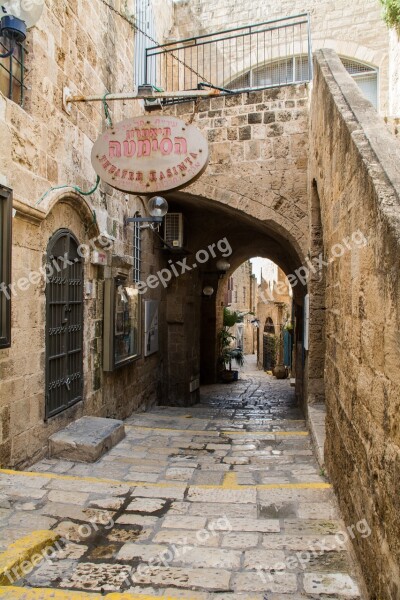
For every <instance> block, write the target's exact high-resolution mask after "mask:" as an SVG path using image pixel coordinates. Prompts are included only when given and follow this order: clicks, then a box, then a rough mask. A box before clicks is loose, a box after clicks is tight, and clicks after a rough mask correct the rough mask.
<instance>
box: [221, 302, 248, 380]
mask: <svg viewBox="0 0 400 600" xmlns="http://www.w3.org/2000/svg"><path fill="white" fill-rule="evenodd" d="M243 316H244V315H243V314H241V313H238V312H235V311H230V310H229V309H228V308H224V320H223V327H222V329H221V330H220V332H219V333H218V345H219V355H218V370H219V375H220V378H221V379H222V381H225V382H231V381H237V380H238V378H239V371H237V370H233V369H232V362H235V363H236V365H237V366H238V367H242V366H243V364H244V354H243V349H242V348H235V347H233V345H232V343H233V341H234V340H235V339H236V337H235V336H234V335H233V334H232V333H231V332H230V329H231V327H234V325H236V324H237V323H241V322H242V321H243Z"/></svg>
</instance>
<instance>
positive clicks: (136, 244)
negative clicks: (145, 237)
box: [133, 213, 142, 283]
mask: <svg viewBox="0 0 400 600" xmlns="http://www.w3.org/2000/svg"><path fill="white" fill-rule="evenodd" d="M135 216H136V217H139V216H140V215H139V214H138V213H136V215H135ZM141 272H142V233H141V229H140V223H133V281H134V283H139V281H141Z"/></svg>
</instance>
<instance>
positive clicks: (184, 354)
mask: <svg viewBox="0 0 400 600" xmlns="http://www.w3.org/2000/svg"><path fill="white" fill-rule="evenodd" d="M192 187H193V186H192ZM220 193H221V192H220V191H219V190H218V189H217V188H214V189H213V195H214V198H213V199H211V198H205V197H204V195H202V196H197V195H196V196H195V195H192V194H188V193H187V192H186V193H177V194H174V195H173V196H172V195H171V196H170V197H169V198H168V201H169V203H170V211H171V212H173V213H174V212H179V213H182V214H183V216H184V222H185V224H186V226H185V239H186V241H185V249H184V252H185V262H186V264H187V265H191V266H193V265H195V264H196V255H197V253H199V251H208V252H209V254H210V258H209V260H208V261H207V262H205V263H203V264H196V267H194V268H192V270H191V271H190V272H188V273H186V274H185V275H184V277H182V278H179V279H177V280H175V281H173V282H172V283H171V284H170V286H169V288H168V292H167V305H168V306H169V307H170V310H168V309H167V321H168V328H169V338H168V339H169V342H170V344H172V347H174V360H172V359H171V358H170V359H169V365H170V367H169V373H170V393H169V403H172V404H174V403H175V402H179V403H180V404H182V397H183V396H184V397H185V398H186V400H185V403H189V404H190V403H193V402H195V401H196V399H197V396H196V395H195V394H193V393H191V392H187V393H186V394H183V396H182V390H183V389H184V387H185V385H184V378H185V377H186V378H189V380H190V381H194V380H196V378H200V381H201V382H202V383H204V384H207V383H213V382H215V381H216V376H217V369H216V366H217V332H218V331H219V329H220V328H221V327H222V308H223V305H224V298H225V295H226V292H227V289H228V285H229V279H230V276H231V275H232V273H233V272H234V271H235V270H236V269H237V268H238V267H239V266H240V265H241V264H242V263H243V262H245V261H246V260H248V259H250V258H252V257H254V256H260V257H264V258H269V259H271V260H272V261H274V262H275V263H276V264H277V265H278V266H279V267H280V268H281V269H282V270H283V271H284V273H286V275H289V274H292V273H295V271H296V270H297V269H299V268H300V267H301V265H302V262H303V252H302V249H301V243H302V241H303V236H302V234H301V232H300V231H299V229H298V228H297V231H296V226H293V225H291V226H290V229H285V227H284V226H283V225H282V220H283V219H282V218H280V216H279V214H278V215H277V217H276V219H273V218H270V219H259V218H257V216H256V215H257V212H256V214H254V213H253V214H252V205H253V203H252V201H251V199H248V198H244V199H243V201H242V203H240V205H238V206H232V204H228V203H227V201H226V197H223V196H220ZM215 198H218V199H217V200H216V199H215ZM253 208H254V206H253ZM271 216H272V215H271ZM296 233H298V235H299V238H300V242H301V243H299V240H298V239H296V237H295V236H296ZM221 241H224V243H223V244H222V245H221V244H220V242H221ZM210 248H211V249H213V251H214V256H213V255H212V251H210ZM219 248H222V250H223V252H221V251H220V249H219ZM227 249H228V252H227V251H226V250H227ZM222 256H224V257H225V258H226V260H228V261H229V264H230V268H229V270H228V272H226V273H221V272H219V271H218V268H217V262H218V260H219V259H221V257H222ZM205 288H212V289H213V294H212V295H211V297H210V296H208V295H204V294H203V293H202V291H203V290H204V289H205ZM306 292H307V290H306V287H305V286H303V285H301V284H300V283H299V285H298V286H296V287H295V288H294V290H293V299H294V312H295V319H296V325H297V327H296V332H295V336H296V342H297V344H298V345H299V346H298V351H299V352H298V354H299V360H300V361H301V364H300V365H299V377H298V386H299V387H298V390H297V393H298V396H301V395H302V373H301V371H302V369H303V352H302V346H303V304H304V296H305V294H306ZM189 304H190V309H188V308H187V307H188V305H189ZM177 313H180V315H181V317H179V318H177V316H176V315H177ZM168 314H170V316H168ZM189 315H190V316H189ZM175 342H176V343H175ZM182 344H183V345H184V347H183V348H182ZM178 346H179V347H180V348H181V349H180V350H179V355H177V352H178ZM177 364H179V369H178V368H177V367H176V365H177ZM177 377H178V378H181V379H180V381H181V384H182V385H180V386H178V387H177V386H176V378H177ZM178 388H179V390H180V393H179V397H178V393H177V392H176V391H175V390H177V389H178ZM188 389H190V386H189V385H186V390H188Z"/></svg>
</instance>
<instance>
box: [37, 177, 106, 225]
mask: <svg viewBox="0 0 400 600" xmlns="http://www.w3.org/2000/svg"><path fill="white" fill-rule="evenodd" d="M99 185H100V176H99V175H97V179H96V184H95V186H94V188H93V189H91V190H89V191H88V192H84V191H83V190H81V188H80V187H78V186H76V185H57V186H55V187H51V188H50V189H48V190H47V192H45V193H44V194H43V196H41V197H40V198H39V200H38V201H37V202H35V206H38V205H39V204H40V203H41V202H43V200H44V199H45V198H46V196H48V195H49V194H50V192H54V190H63V189H66V188H69V189H73V190H74V192H77V193H78V194H80V195H81V196H90V195H91V194H94V193H95V191H96V190H97V188H98V187H99ZM93 217H94V221H96V216H95V213H94V215H93Z"/></svg>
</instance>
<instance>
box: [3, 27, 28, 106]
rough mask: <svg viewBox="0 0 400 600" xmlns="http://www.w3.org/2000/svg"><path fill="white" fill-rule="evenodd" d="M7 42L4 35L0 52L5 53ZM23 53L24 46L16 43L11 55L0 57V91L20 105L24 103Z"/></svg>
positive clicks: (8, 47) (7, 48)
mask: <svg viewBox="0 0 400 600" xmlns="http://www.w3.org/2000/svg"><path fill="white" fill-rule="evenodd" d="M0 16H1V15H0ZM9 44H10V42H9V40H7V39H5V38H4V37H2V38H1V39H0V54H6V53H7V52H8V51H9V50H10V45H9ZM25 55H26V50H25V48H24V46H22V45H21V44H16V46H15V50H14V52H13V53H12V54H11V56H8V57H7V58H0V92H1V93H2V94H3V95H4V96H6V97H7V98H9V99H10V100H13V102H16V103H17V104H20V105H21V106H23V104H24V96H25V90H26V85H25V83H24V77H25Z"/></svg>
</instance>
